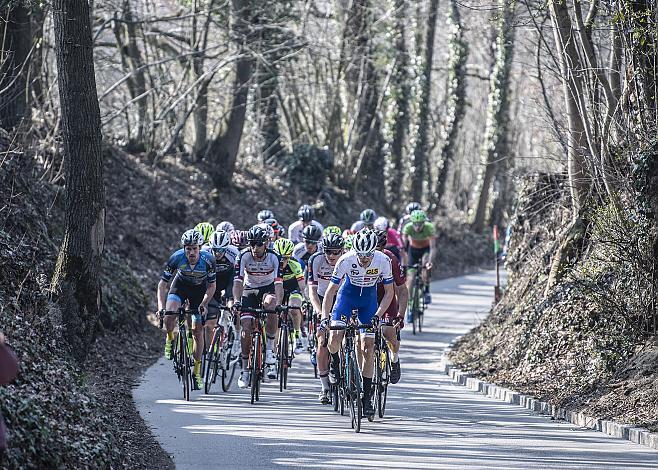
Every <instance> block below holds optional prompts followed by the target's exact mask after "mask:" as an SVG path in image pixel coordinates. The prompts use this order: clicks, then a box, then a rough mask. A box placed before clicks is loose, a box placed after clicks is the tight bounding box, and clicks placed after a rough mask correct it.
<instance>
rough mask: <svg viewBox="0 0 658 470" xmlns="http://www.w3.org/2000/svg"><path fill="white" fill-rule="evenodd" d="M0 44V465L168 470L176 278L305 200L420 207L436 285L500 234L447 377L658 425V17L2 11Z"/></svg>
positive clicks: (348, 4) (187, 1) (183, 4)
mask: <svg viewBox="0 0 658 470" xmlns="http://www.w3.org/2000/svg"><path fill="white" fill-rule="evenodd" d="M0 32H1V33H2V34H1V36H0V37H1V44H2V48H1V49H0V260H1V262H2V265H3V267H4V272H3V275H2V278H1V279H0V331H1V332H3V333H4V334H5V336H6V337H7V341H8V343H9V344H10V345H11V346H12V347H13V348H14V349H15V350H16V351H17V355H18V356H19V359H20V360H21V362H22V372H21V374H20V375H19V377H18V378H17V380H16V381H15V382H14V383H13V384H12V385H9V386H7V387H0V412H1V413H2V415H4V417H5V420H6V422H7V427H8V428H9V429H10V430H12V431H11V442H10V447H9V448H8V450H7V452H6V455H4V456H3V457H2V458H4V459H6V460H5V462H1V463H2V464H3V465H7V466H8V467H16V466H23V467H25V465H26V462H29V465H27V466H28V467H34V468H60V467H80V468H82V467H106V468H109V467H115V468H116V467H131V468H148V464H147V461H148V458H152V459H155V460H157V459H161V460H158V462H164V463H162V465H165V466H171V462H170V461H169V460H168V456H167V455H166V454H165V453H164V452H163V451H162V449H159V446H158V445H157V443H156V442H155V441H154V439H153V437H152V436H151V433H150V431H149V430H148V429H147V428H146V426H145V425H144V423H143V422H141V420H140V418H139V415H138V414H137V413H136V412H135V411H131V410H134V405H133V404H132V400H131V395H130V393H131V392H130V390H131V387H132V386H133V385H134V383H135V381H136V380H137V379H138V377H139V376H140V374H141V372H142V371H143V369H144V368H145V367H146V366H148V365H149V364H151V363H153V362H154V361H155V360H156V359H157V357H159V355H160V354H161V351H160V342H161V339H162V334H161V332H159V331H158V330H156V329H155V328H153V327H152V325H151V322H152V321H153V315H152V312H153V311H154V309H155V307H154V305H153V304H154V302H155V298H154V292H155V288H156V284H157V279H158V275H159V272H160V269H161V267H162V264H163V263H164V261H166V257H167V256H168V254H169V253H171V251H172V249H174V248H175V247H177V241H178V239H179V238H180V234H181V233H182V231H183V230H185V229H186V228H190V227H192V226H194V225H195V224H196V223H197V222H198V221H201V220H211V221H214V224H216V223H218V222H220V221H221V220H230V221H232V222H233V223H234V224H235V225H236V226H244V227H246V226H247V224H251V223H253V222H250V221H254V220H255V214H256V213H257V212H258V211H259V210H261V209H263V208H271V209H272V210H273V211H274V212H275V214H277V217H280V219H281V220H280V221H281V222H283V223H285V224H286V225H287V223H289V222H292V221H293V220H294V218H295V214H296V211H297V208H298V207H299V205H301V204H304V203H309V204H314V205H315V207H316V208H318V210H319V211H320V212H321V213H323V217H324V219H325V220H327V221H333V222H335V223H336V224H337V225H340V226H343V227H345V226H347V227H349V225H350V224H351V223H352V222H353V221H354V220H355V219H357V218H358V215H359V213H360V212H361V210H362V209H364V208H366V207H373V208H375V209H376V210H377V212H378V213H380V215H384V216H386V217H388V218H390V219H391V220H397V218H398V217H400V215H401V214H402V213H403V211H404V208H405V206H406V205H407V203H408V202H410V201H418V202H420V203H421V204H422V206H423V207H424V208H426V211H427V213H428V215H429V216H430V218H431V220H433V221H434V222H435V223H436V226H437V228H438V230H439V240H440V243H439V245H438V246H439V249H438V251H439V255H438V256H439V259H438V262H437V263H436V265H437V266H436V268H435V273H434V274H435V276H437V277H442V276H443V277H445V276H448V275H452V274H456V273H461V272H467V271H469V270H473V269H475V268H477V267H481V266H491V263H492V261H493V258H494V256H495V254H494V253H493V249H492V248H491V245H492V244H493V242H492V240H491V233H492V230H493V227H494V226H496V227H498V228H499V229H500V232H501V233H504V232H505V231H507V232H508V233H509V240H508V244H507V245H508V246H507V251H506V256H505V268H506V270H507V273H508V276H509V277H508V285H507V287H506V290H505V294H504V295H503V298H502V300H501V301H500V302H499V303H498V304H497V305H495V306H494V307H493V309H492V312H491V313H490V314H489V316H488V317H487V318H486V319H485V320H484V321H483V323H482V324H481V325H480V326H479V327H477V328H475V329H474V330H473V331H472V332H471V333H469V334H467V335H466V336H464V337H463V338H462V339H461V340H460V341H459V342H458V343H457V344H456V345H455V348H454V350H453V352H452V353H451V354H452V359H453V360H454V361H455V363H457V364H459V365H460V366H461V367H462V368H463V369H464V370H468V371H470V372H472V373H473V374H474V375H477V376H479V377H487V378H488V379H490V380H491V381H494V382H496V383H500V384H503V385H506V386H510V387H513V388H515V389H518V390H523V391H525V392H527V393H530V394H533V395H535V396H538V397H540V398H547V399H549V400H551V401H552V402H555V403H558V404H560V405H564V406H568V407H572V408H573V409H577V410H587V411H588V412H591V413H595V414H596V415H597V416H602V417H607V418H614V419H618V420H620V421H621V422H624V423H631V424H638V425H642V426H646V427H649V428H650V429H652V430H654V431H655V430H657V429H658V401H657V400H658V398H657V397H658V394H657V393H656V390H657V389H658V340H657V334H658V311H657V302H656V301H657V296H658V220H657V219H656V218H657V217H658V80H657V78H658V77H657V67H658V64H657V61H658V59H657V57H658V55H657V53H656V52H657V51H656V48H657V42H658V5H657V3H656V1H655V0H460V1H457V0H442V1H439V0H428V1H420V0H381V1H373V0H349V1H348V0H335V1H332V0H303V1H302V0H279V1H276V2H268V1H265V0H105V1H102V2H100V1H94V0H1V1H0ZM279 214H280V215H279ZM247 228H248V227H247ZM496 255H497V254H496ZM117 351H118V352H119V354H117V356H121V357H122V359H118V360H117V361H116V364H109V363H108V362H113V361H107V360H105V359H104V358H106V357H108V355H109V356H110V357H114V353H116V352H117ZM117 374H118V375H117ZM117 376H120V377H121V380H120V384H119V385H118V387H119V388H118V389H117V390H119V393H111V391H110V390H108V384H111V383H112V380H114V379H113V378H114V377H117ZM116 409H121V412H119V413H117V412H115V410H116ZM108 416H109V419H106V418H107V417H108ZM126 423H131V424H130V425H126ZM140 426H141V427H140ZM140 429H141V430H142V431H143V432H140V431H139V430H140ZM147 456H148V457H147ZM153 456H157V457H153ZM155 460H153V461H155ZM153 461H152V462H153ZM167 462H168V463H167ZM21 464H22V465H21Z"/></svg>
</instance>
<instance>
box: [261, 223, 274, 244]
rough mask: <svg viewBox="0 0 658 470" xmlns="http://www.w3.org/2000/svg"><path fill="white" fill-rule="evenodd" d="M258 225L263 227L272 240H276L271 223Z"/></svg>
mask: <svg viewBox="0 0 658 470" xmlns="http://www.w3.org/2000/svg"><path fill="white" fill-rule="evenodd" d="M258 227H262V228H263V229H264V230H265V232H266V233H267V236H268V237H269V239H270V240H274V229H273V228H272V226H271V225H267V224H266V223H265V222H262V223H260V224H258Z"/></svg>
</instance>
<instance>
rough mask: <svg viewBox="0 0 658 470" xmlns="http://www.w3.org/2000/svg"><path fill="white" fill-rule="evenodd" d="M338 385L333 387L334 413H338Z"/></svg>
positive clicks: (332, 402) (332, 401)
mask: <svg viewBox="0 0 658 470" xmlns="http://www.w3.org/2000/svg"><path fill="white" fill-rule="evenodd" d="M338 398H339V397H338V384H332V385H331V404H332V406H333V408H334V411H338Z"/></svg>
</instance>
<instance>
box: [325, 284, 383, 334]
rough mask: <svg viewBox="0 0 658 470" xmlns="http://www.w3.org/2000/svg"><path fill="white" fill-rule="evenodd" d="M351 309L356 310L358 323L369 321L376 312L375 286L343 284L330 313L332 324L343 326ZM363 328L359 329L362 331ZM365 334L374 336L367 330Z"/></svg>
mask: <svg viewBox="0 0 658 470" xmlns="http://www.w3.org/2000/svg"><path fill="white" fill-rule="evenodd" d="M352 310H358V312H359V315H358V317H359V323H370V322H371V320H372V318H373V317H374V316H375V313H377V288H376V287H364V288H361V287H355V286H352V287H347V286H346V285H344V286H343V287H342V288H341V289H340V290H339V291H338V295H336V303H335V304H334V308H333V311H332V315H331V325H332V326H344V325H346V324H347V322H348V321H349V319H350V318H351V317H352ZM364 331H365V330H361V332H362V333H363V332H364ZM365 333H366V336H374V334H375V333H374V332H373V331H371V330H368V331H366V332H365Z"/></svg>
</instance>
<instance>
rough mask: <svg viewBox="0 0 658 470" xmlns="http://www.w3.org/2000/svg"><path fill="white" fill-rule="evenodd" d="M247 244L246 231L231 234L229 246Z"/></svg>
mask: <svg viewBox="0 0 658 470" xmlns="http://www.w3.org/2000/svg"><path fill="white" fill-rule="evenodd" d="M247 244H248V242H247V231H246V230H236V231H235V232H232V233H231V245H233V246H246V245H247Z"/></svg>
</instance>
